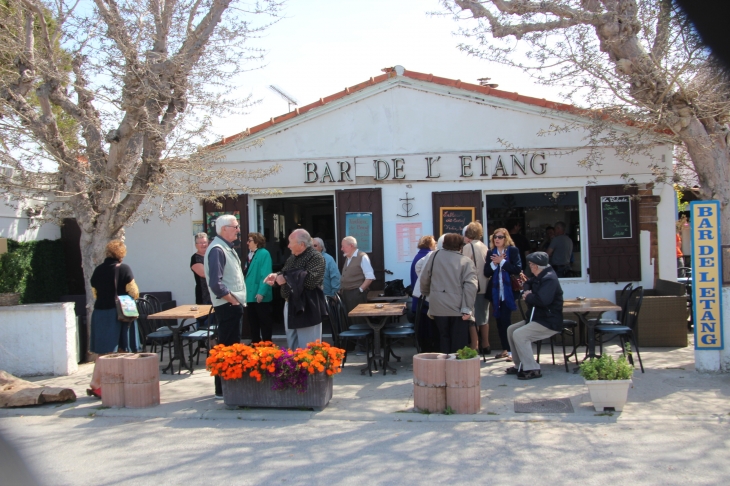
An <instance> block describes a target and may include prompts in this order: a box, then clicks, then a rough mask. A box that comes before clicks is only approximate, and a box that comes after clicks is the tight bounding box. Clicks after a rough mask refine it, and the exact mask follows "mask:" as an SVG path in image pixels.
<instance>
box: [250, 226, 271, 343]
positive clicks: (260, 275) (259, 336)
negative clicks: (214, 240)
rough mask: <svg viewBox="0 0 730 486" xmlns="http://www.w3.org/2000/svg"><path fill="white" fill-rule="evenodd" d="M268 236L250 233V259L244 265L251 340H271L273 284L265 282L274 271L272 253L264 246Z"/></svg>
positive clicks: (254, 341)
mask: <svg viewBox="0 0 730 486" xmlns="http://www.w3.org/2000/svg"><path fill="white" fill-rule="evenodd" d="M264 246H266V238H264V235H262V234H261V233H249V234H248V261H247V262H246V264H245V265H244V270H243V274H244V275H245V277H246V307H247V308H248V323H249V324H250V326H251V342H252V343H258V342H261V341H271V323H272V320H273V313H272V307H271V299H272V291H271V286H269V285H266V284H265V283H264V279H265V278H266V276H267V275H269V274H270V273H272V271H273V269H272V267H271V254H269V252H268V250H267V249H266V248H264Z"/></svg>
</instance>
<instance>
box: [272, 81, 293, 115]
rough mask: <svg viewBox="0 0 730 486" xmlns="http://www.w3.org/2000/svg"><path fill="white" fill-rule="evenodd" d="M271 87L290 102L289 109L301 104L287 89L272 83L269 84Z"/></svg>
mask: <svg viewBox="0 0 730 486" xmlns="http://www.w3.org/2000/svg"><path fill="white" fill-rule="evenodd" d="M269 89H270V90H271V91H273V92H274V93H276V94H278V95H279V96H281V97H282V98H284V100H286V102H287V103H288V104H289V111H291V107H292V106H297V105H299V102H298V101H297V100H296V99H295V98H294V97H293V96H291V95H290V94H288V93H287V92H286V91H284V90H283V89H281V88H279V87H278V86H276V85H274V84H272V85H269Z"/></svg>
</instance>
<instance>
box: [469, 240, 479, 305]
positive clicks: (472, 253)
mask: <svg viewBox="0 0 730 486" xmlns="http://www.w3.org/2000/svg"><path fill="white" fill-rule="evenodd" d="M469 244H470V245H471V259H472V260H474V269H475V270H479V265H477V253H476V251H475V250H474V243H469ZM481 290H482V286H481V285H480V284H479V275H477V294H478V293H479V292H481Z"/></svg>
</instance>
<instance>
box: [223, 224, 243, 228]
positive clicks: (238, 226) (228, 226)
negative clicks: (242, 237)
mask: <svg viewBox="0 0 730 486" xmlns="http://www.w3.org/2000/svg"><path fill="white" fill-rule="evenodd" d="M240 227H241V225H238V224H237V225H236V226H233V225H232V224H227V225H226V228H236V229H238V228H240Z"/></svg>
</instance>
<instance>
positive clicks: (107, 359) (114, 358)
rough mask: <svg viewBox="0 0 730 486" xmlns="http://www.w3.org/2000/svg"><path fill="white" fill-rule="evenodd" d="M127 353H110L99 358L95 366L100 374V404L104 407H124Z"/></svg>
mask: <svg viewBox="0 0 730 486" xmlns="http://www.w3.org/2000/svg"><path fill="white" fill-rule="evenodd" d="M126 356H131V354H129V353H112V354H107V355H104V356H99V359H98V360H96V366H98V367H99V373H100V374H101V404H102V405H103V406H105V407H123V406H124V365H123V361H124V358H125V357H126Z"/></svg>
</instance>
